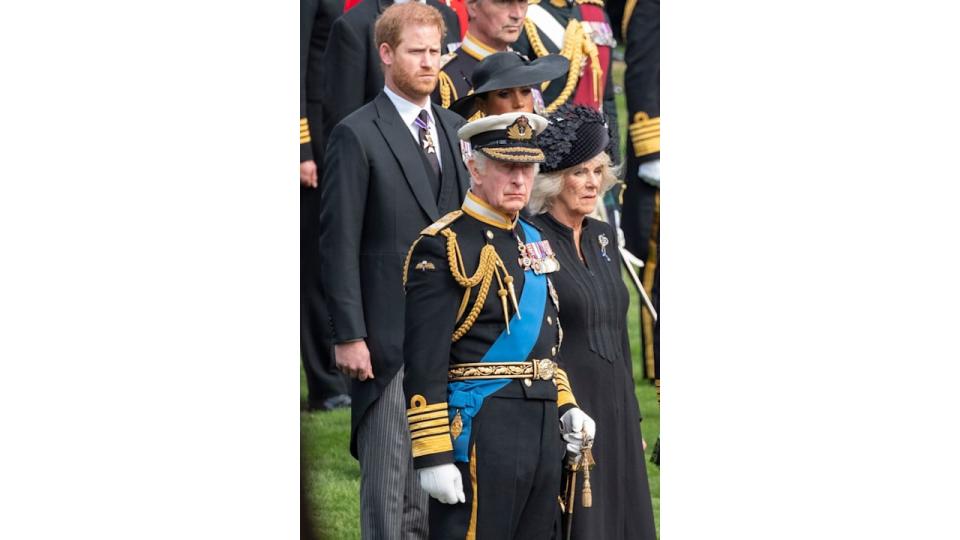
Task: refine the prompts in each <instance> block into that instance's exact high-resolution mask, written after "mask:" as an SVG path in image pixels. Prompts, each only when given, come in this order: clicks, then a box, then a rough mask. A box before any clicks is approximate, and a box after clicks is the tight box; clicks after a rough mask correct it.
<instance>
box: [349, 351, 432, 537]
mask: <svg viewBox="0 0 960 540" xmlns="http://www.w3.org/2000/svg"><path fill="white" fill-rule="evenodd" d="M357 453H358V455H359V458H360V531H361V535H362V537H363V539H364V540H412V539H416V540H424V539H426V538H427V526H428V522H427V494H426V493H425V492H424V491H422V490H421V489H420V480H419V479H418V478H417V472H416V471H415V470H414V468H413V455H412V454H411V452H410V431H409V429H408V428H407V415H406V408H405V407H404V403H403V368H402V367H401V368H400V371H399V372H398V373H397V374H396V375H395V376H394V377H393V380H392V381H390V383H389V384H388V385H387V387H386V388H385V389H384V392H383V394H381V395H380V398H379V399H377V401H376V402H374V404H373V405H371V406H370V408H369V409H367V412H366V414H365V415H364V417H363V420H361V422H360V425H359V426H358V427H357Z"/></svg>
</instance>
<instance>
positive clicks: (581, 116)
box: [537, 103, 613, 172]
mask: <svg viewBox="0 0 960 540" xmlns="http://www.w3.org/2000/svg"><path fill="white" fill-rule="evenodd" d="M547 120H549V121H550V125H548V126H547V129H545V130H543V133H541V134H539V135H538V136H537V145H538V146H540V148H541V149H543V154H544V157H545V160H544V162H543V163H542V164H541V165H540V172H554V171H562V170H563V169H566V168H569V167H573V166H574V165H578V164H580V163H583V162H584V161H587V160H588V159H590V158H592V157H593V156H596V155H597V154H599V153H600V152H607V153H608V154H610V153H611V151H612V150H613V144H612V140H611V138H610V130H609V128H608V127H607V123H606V119H605V118H604V116H603V113H601V112H599V111H597V110H596V109H592V108H590V107H584V106H583V105H571V104H569V103H568V104H565V105H562V106H561V107H559V108H558V109H557V110H556V111H554V112H553V114H551V115H550V116H548V117H547Z"/></svg>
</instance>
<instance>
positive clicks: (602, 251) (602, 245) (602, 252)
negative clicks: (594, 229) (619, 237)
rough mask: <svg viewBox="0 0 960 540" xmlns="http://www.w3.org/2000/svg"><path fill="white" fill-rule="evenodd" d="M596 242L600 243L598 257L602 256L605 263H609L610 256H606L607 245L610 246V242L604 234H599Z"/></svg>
mask: <svg viewBox="0 0 960 540" xmlns="http://www.w3.org/2000/svg"><path fill="white" fill-rule="evenodd" d="M597 240H599V241H600V255H602V256H603V258H604V259H606V260H607V262H610V256H608V255H607V245H608V244H610V240H609V239H608V238H607V235H606V234H601V235H600V236H598V237H597Z"/></svg>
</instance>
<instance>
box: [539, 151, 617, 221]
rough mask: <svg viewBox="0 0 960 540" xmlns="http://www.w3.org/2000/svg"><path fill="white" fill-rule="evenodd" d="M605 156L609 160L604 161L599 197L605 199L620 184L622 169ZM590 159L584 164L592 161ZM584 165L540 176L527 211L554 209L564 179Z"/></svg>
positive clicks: (540, 211) (580, 164)
mask: <svg viewBox="0 0 960 540" xmlns="http://www.w3.org/2000/svg"><path fill="white" fill-rule="evenodd" d="M603 155H604V156H606V158H607V159H605V160H603V172H601V173H600V178H601V180H600V188H599V193H598V195H599V197H603V194H604V193H606V192H607V191H608V190H609V189H610V188H612V187H613V186H614V185H616V184H617V182H618V180H617V177H618V176H620V168H619V167H614V166H613V160H611V159H610V154H607V153H604V154H603ZM594 157H596V156H594ZM590 159H593V158H590ZM590 159H588V160H586V161H584V162H583V163H586V162H587V161H590ZM583 163H578V164H576V165H574V166H573V167H567V168H566V169H563V170H560V171H553V172H548V173H540V174H538V175H537V177H536V178H535V179H534V180H533V190H532V191H531V193H530V202H528V203H527V209H529V210H530V212H531V213H532V214H543V213H545V212H549V211H550V209H551V208H552V207H553V203H554V202H555V201H556V200H557V196H558V195H560V192H562V191H563V177H564V176H565V175H566V174H567V173H569V172H570V171H572V170H574V169H576V168H578V167H580V166H582V165H583ZM599 197H598V198H599Z"/></svg>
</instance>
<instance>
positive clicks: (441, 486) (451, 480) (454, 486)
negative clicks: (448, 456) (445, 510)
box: [417, 463, 467, 504]
mask: <svg viewBox="0 0 960 540" xmlns="http://www.w3.org/2000/svg"><path fill="white" fill-rule="evenodd" d="M417 474H419V476H420V488H421V489H423V490H424V491H426V492H427V494H428V495H430V496H431V497H433V498H434V499H436V500H438V501H440V502H442V503H444V504H457V502H458V501H459V502H466V500H467V497H466V495H464V494H463V478H462V477H461V476H460V469H458V468H457V466H456V465H454V464H453V463H444V464H443V465H435V466H433V467H425V468H423V469H418V470H417Z"/></svg>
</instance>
